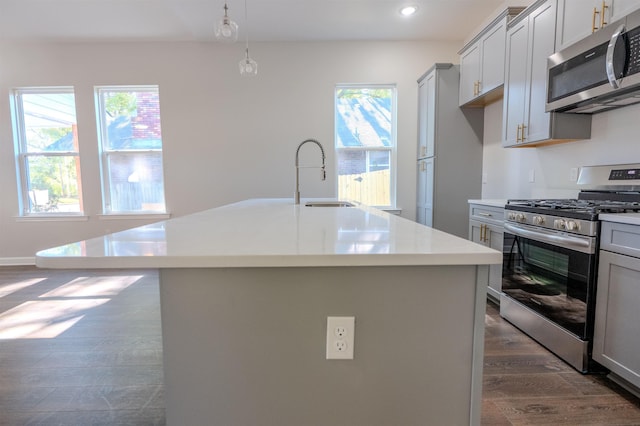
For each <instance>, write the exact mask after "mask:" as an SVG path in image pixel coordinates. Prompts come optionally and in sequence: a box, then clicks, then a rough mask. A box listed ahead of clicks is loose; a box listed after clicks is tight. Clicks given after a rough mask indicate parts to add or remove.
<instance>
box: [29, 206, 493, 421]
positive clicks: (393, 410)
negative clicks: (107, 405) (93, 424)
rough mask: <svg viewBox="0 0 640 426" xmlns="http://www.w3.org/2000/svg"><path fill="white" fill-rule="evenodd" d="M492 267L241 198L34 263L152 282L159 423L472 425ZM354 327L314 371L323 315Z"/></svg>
mask: <svg viewBox="0 0 640 426" xmlns="http://www.w3.org/2000/svg"><path fill="white" fill-rule="evenodd" d="M501 261H502V254H501V253H499V252H497V251H494V250H491V249H489V248H486V247H483V246H481V245H478V244H475V243H472V242H470V241H467V240H464V239H462V238H458V237H455V236H451V235H448V234H446V233H443V232H440V231H437V230H434V229H431V228H428V227H425V226H422V225H419V224H417V223H414V222H412V221H409V220H406V219H402V218H400V217H397V216H394V215H391V214H387V213H384V212H382V211H380V210H377V209H373V208H368V207H365V206H356V207H305V206H304V203H303V204H302V205H295V204H294V203H293V200H288V199H257V200H247V201H243V202H240V203H235V204H231V205H228V206H224V207H220V208H215V209H211V210H207V211H204V212H200V213H196V214H192V215H188V216H184V217H180V218H174V219H170V220H167V221H164V222H159V223H156V224H152V225H147V226H143V227H139V228H135V229H131V230H127V231H123V232H118V233H114V234H110V235H106V236H103V237H99V238H94V239H89V240H86V241H81V242H77V243H73V244H68V245H65V246H62V247H56V248H53V249H49V250H44V251H41V252H39V253H38V254H37V256H36V264H37V265H38V266H39V267H44V268H159V270H160V298H161V316H162V333H163V360H164V368H165V400H166V416H167V424H169V425H178V424H179V425H201V424H215V425H261V426H263V425H391V424H397V425H425V424H455V425H462V424H479V422H480V401H481V380H482V361H483V360H482V358H483V342H484V312H485V300H486V286H485V285H483V284H482V282H479V280H478V277H479V276H480V275H481V274H479V272H480V273H482V272H483V271H484V273H486V269H485V268H488V266H489V265H490V264H497V263H500V262H501ZM328 316H353V317H355V333H354V334H355V342H354V347H353V349H354V359H352V360H327V359H325V354H326V351H325V349H326V339H327V325H326V324H327V317H328Z"/></svg>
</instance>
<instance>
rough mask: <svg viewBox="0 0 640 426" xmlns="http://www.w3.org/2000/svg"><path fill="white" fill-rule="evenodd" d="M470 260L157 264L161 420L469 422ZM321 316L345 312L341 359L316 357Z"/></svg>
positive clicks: (476, 327)
mask: <svg viewBox="0 0 640 426" xmlns="http://www.w3.org/2000/svg"><path fill="white" fill-rule="evenodd" d="M476 269H477V268H476V266H459V265H457V266H410V267H326V268H321V267H314V268H222V269H221V268H212V269H161V270H160V284H161V312H162V329H163V345H164V364H165V392H166V410H167V422H168V424H169V425H201V424H228V425H254V424H256V425H257V424H259V425H261V426H268V425H277V426H283V425H329V424H330V425H355V424H363V425H364V424H366V425H372V426H374V425H385V426H387V425H390V424H398V425H399V424H401V425H406V426H409V425H421V426H422V425H425V424H456V425H463V424H470V423H472V419H471V414H470V413H471V407H472V405H475V406H476V408H477V407H478V406H479V401H480V397H481V395H478V394H477V393H478V392H477V391H473V388H474V387H475V388H476V390H477V380H480V379H481V374H482V371H481V370H482V368H481V366H482V364H481V362H482V360H481V359H480V360H479V361H478V360H477V359H476V360H475V361H476V362H475V366H474V359H473V354H474V333H475V334H476V335H477V334H478V333H481V334H483V332H484V328H483V327H484V322H483V320H484V315H483V312H478V306H480V305H479V304H478V303H477V300H476V298H477V297H478V294H479V293H480V297H484V296H482V290H480V291H479V292H478V289H477V285H476ZM327 316H355V318H356V320H355V324H356V325H355V345H354V348H355V356H354V359H353V360H326V359H325V341H326V320H327ZM479 322H480V323H481V324H479ZM479 340H480V341H481V340H482V339H481V338H480V339H479ZM477 341H478V338H477V336H476V339H475V342H476V343H475V344H476V345H477ZM475 350H476V352H477V348H476V349H475ZM481 351H482V348H480V352H481ZM472 376H474V377H475V380H473V381H472ZM472 394H473V396H472ZM472 400H474V401H472ZM474 417H475V416H474Z"/></svg>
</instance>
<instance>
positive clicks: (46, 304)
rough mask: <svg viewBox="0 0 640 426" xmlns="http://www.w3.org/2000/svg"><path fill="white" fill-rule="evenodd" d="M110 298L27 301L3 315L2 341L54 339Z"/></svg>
mask: <svg viewBox="0 0 640 426" xmlns="http://www.w3.org/2000/svg"><path fill="white" fill-rule="evenodd" d="M109 300H110V299H79V300H78V299H70V300H45V301H29V302H25V303H23V304H21V305H19V306H16V307H15V308H13V309H10V310H8V311H6V312H4V313H2V314H0V340H6V339H27V338H28V339H48V338H53V337H56V336H58V335H60V334H61V333H63V332H64V331H65V330H68V329H69V328H70V327H71V326H73V325H74V324H75V323H77V322H78V321H80V320H81V319H82V317H84V315H85V312H86V311H87V310H88V309H92V308H95V307H96V306H100V305H102V304H104V303H107V302H108V301H109Z"/></svg>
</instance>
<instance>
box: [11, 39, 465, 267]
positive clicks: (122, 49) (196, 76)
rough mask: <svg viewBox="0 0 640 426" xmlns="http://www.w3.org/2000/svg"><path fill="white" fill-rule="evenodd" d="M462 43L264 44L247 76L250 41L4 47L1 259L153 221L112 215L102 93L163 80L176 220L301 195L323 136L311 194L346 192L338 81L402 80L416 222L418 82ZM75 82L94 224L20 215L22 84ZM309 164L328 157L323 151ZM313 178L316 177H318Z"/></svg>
mask: <svg viewBox="0 0 640 426" xmlns="http://www.w3.org/2000/svg"><path fill="white" fill-rule="evenodd" d="M459 48H460V44H459V43H442V42H438V43H426V42H348V43H345V42H342V43H339V42H330V43H256V44H253V45H252V46H251V55H252V57H254V59H256V61H257V62H258V64H259V71H260V73H259V76H258V77H257V78H255V79H245V78H241V77H240V76H239V74H238V66H237V62H238V61H239V60H240V59H241V58H242V55H243V49H242V46H240V45H233V46H228V45H221V44H215V43H117V44H107V43H103V44H99V43H81V44H10V43H4V44H0V99H3V101H2V102H0V182H1V183H2V191H1V193H0V263H2V259H5V262H7V263H9V262H8V261H7V260H6V259H7V258H30V257H32V256H33V255H34V253H35V252H36V251H37V250H40V249H43V248H47V247H52V246H56V245H60V244H63V243H67V242H72V241H77V240H82V239H86V238H89V237H92V236H97V235H101V234H104V233H109V232H115V231H117V230H121V229H125V228H130V227H133V226H138V225H142V224H145V223H149V222H150V221H152V220H148V219H147V220H140V219H120V220H115V219H109V218H100V217H99V216H98V215H99V214H100V212H101V208H100V189H99V188H100V182H99V175H98V159H97V154H98V151H97V139H96V127H95V119H94V118H95V111H94V104H93V87H94V86H95V85H126V84H158V85H159V86H160V106H161V114H162V133H163V143H164V167H165V190H166V202H167V208H168V210H169V212H170V213H171V214H172V216H181V215H184V214H187V213H191V212H195V211H199V210H203V209H207V208H211V207H215V206H219V205H223V204H226V203H230V202H233V201H238V200H242V199H246V198H251V197H292V196H293V188H294V168H293V160H294V153H295V148H296V147H297V145H298V143H300V142H301V141H302V140H304V139H306V138H317V139H318V140H319V141H320V142H321V143H322V144H323V145H324V146H325V148H326V150H327V151H328V169H329V173H328V179H327V181H326V182H321V181H320V180H319V178H318V172H317V170H313V169H311V170H308V171H305V172H304V173H301V192H302V196H303V197H305V196H306V197H331V196H334V195H335V175H334V170H335V169H334V167H333V166H334V155H333V89H334V86H335V84H336V83H396V84H397V87H398V171H399V173H398V206H399V207H400V208H402V209H403V212H402V214H403V216H405V217H408V218H412V219H413V218H414V216H415V152H416V148H415V146H416V138H417V136H416V128H417V109H416V104H417V87H416V86H417V85H416V79H417V78H418V77H419V76H420V75H422V73H423V72H424V71H426V70H427V69H428V68H429V67H430V66H431V65H432V64H433V63H434V62H454V63H456V62H457V61H458V56H457V54H456V52H457V50H458V49H459ZM52 85H64V86H74V88H75V92H76V107H77V114H78V133H79V139H80V155H81V167H82V184H83V194H84V205H85V212H86V214H87V216H88V218H87V220H85V221H68V220H62V221H54V222H52V221H34V220H17V219H16V216H17V214H18V204H17V185H16V172H15V164H14V152H13V143H12V140H13V139H12V130H11V119H10V112H9V102H8V99H9V90H10V89H11V88H13V87H31V86H52ZM301 161H302V162H303V163H304V162H306V163H311V162H316V161H317V153H316V152H315V150H314V149H313V148H311V146H309V147H305V149H304V150H303V152H302V159H301ZM307 172H308V173H307Z"/></svg>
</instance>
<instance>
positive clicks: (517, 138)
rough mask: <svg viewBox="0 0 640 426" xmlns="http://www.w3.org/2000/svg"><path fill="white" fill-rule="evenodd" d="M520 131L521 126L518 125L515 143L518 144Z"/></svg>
mask: <svg viewBox="0 0 640 426" xmlns="http://www.w3.org/2000/svg"><path fill="white" fill-rule="evenodd" d="M520 130H522V124H518V130H516V142H520Z"/></svg>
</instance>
